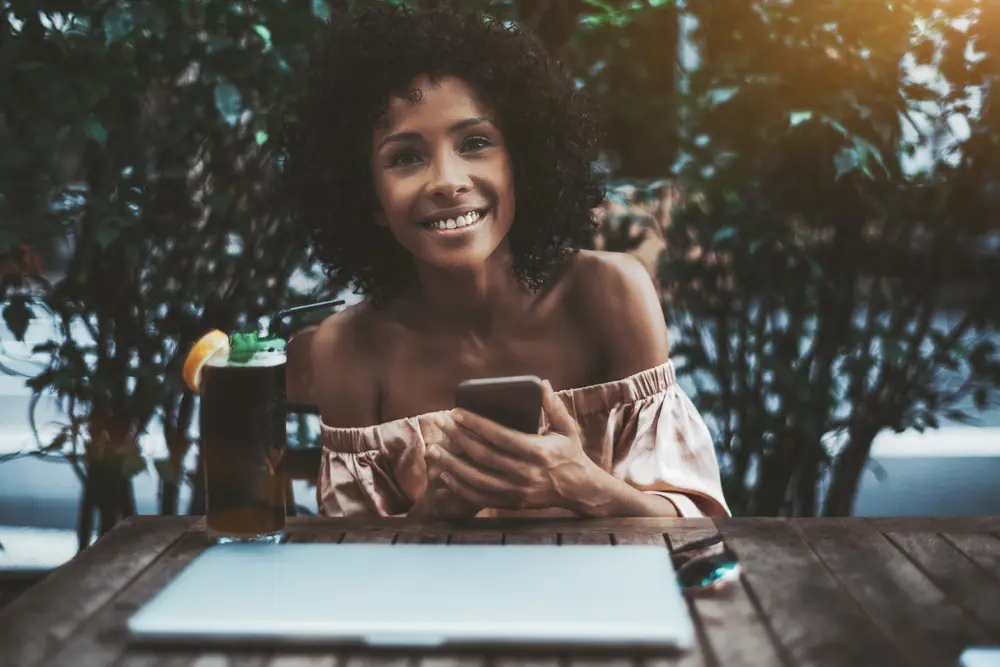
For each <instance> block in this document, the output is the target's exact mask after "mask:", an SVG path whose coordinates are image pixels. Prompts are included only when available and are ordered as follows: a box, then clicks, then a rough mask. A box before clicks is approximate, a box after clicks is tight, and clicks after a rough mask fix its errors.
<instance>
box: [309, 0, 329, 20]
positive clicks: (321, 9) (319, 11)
mask: <svg viewBox="0 0 1000 667" xmlns="http://www.w3.org/2000/svg"><path fill="white" fill-rule="evenodd" d="M312 13H313V16H315V17H316V18H318V19H319V20H320V21H329V20H330V5H328V4H327V3H326V0H312Z"/></svg>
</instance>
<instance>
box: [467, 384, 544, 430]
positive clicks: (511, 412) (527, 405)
mask: <svg viewBox="0 0 1000 667" xmlns="http://www.w3.org/2000/svg"><path fill="white" fill-rule="evenodd" d="M455 405H456V406H457V407H460V408H462V409H463V410H468V411H469V412H474V413H475V414H477V415H481V416H483V417H486V418H487V419H490V420H492V421H495V422H497V423H498V424H503V425H504V426H506V427H507V428H512V429H514V430H517V431H522V432H524V433H538V426H539V423H540V421H541V414H542V382H541V380H540V379H538V378H535V377H517V378H509V379H508V378H494V379H492V380H489V381H485V380H472V381H467V382H463V383H462V384H460V385H458V390H457V391H456V394H455Z"/></svg>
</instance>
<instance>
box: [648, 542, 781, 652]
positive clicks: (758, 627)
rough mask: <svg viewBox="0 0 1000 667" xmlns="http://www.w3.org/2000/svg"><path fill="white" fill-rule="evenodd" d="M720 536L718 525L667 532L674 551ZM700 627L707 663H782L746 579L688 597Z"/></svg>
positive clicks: (700, 636) (698, 627)
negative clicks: (717, 589) (751, 595)
mask: <svg viewBox="0 0 1000 667" xmlns="http://www.w3.org/2000/svg"><path fill="white" fill-rule="evenodd" d="M717 535H719V530H718V528H717V527H715V526H714V524H713V526H712V527H702V526H693V527H690V528H685V527H680V528H677V529H676V530H671V531H669V532H668V533H667V534H666V538H667V542H668V544H669V545H670V548H671V551H677V550H680V549H683V548H685V547H688V546H691V545H693V544H694V543H696V542H698V541H701V540H705V539H707V538H710V537H715V536H717ZM686 597H687V599H688V607H689V609H690V611H691V615H692V618H694V620H695V626H696V628H697V630H698V640H699V644H700V645H701V647H702V655H703V657H702V659H703V660H704V662H705V664H714V665H721V666H722V667H731V666H732V667H737V666H740V665H753V666H755V667H756V666H760V667H765V666H771V665H775V666H776V665H781V664H782V663H783V658H782V656H781V654H780V652H779V650H778V648H777V647H776V645H775V641H774V637H773V635H772V634H771V632H770V629H769V628H768V626H767V623H766V620H765V619H764V618H763V617H762V616H761V612H760V610H759V609H758V608H757V606H756V605H755V604H754V602H753V600H752V599H751V598H750V595H749V594H748V593H747V589H746V588H745V587H744V585H743V582H734V583H733V584H731V585H729V586H728V587H726V588H724V589H722V590H721V591H718V592H715V593H712V594H711V595H702V596H686Z"/></svg>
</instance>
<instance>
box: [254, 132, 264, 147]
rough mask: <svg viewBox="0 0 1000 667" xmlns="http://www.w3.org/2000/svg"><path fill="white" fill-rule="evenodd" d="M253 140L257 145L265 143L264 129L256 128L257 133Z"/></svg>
mask: <svg viewBox="0 0 1000 667" xmlns="http://www.w3.org/2000/svg"><path fill="white" fill-rule="evenodd" d="M254 140H255V141H256V142H257V145H258V146H263V145H264V144H266V143H267V132H265V131H264V130H258V131H257V134H255V135H254Z"/></svg>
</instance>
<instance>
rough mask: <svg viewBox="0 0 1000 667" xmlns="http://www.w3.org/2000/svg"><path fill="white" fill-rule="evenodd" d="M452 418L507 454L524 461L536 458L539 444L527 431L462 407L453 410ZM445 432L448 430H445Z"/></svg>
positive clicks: (465, 428) (466, 429) (462, 427)
mask: <svg viewBox="0 0 1000 667" xmlns="http://www.w3.org/2000/svg"><path fill="white" fill-rule="evenodd" d="M452 420H453V421H454V422H455V423H456V424H458V425H459V426H460V427H461V429H464V430H465V431H469V432H471V433H472V434H473V435H475V436H478V437H479V439H480V440H481V441H483V442H485V443H487V444H488V445H492V446H493V447H494V448H496V449H499V450H501V451H502V452H503V453H505V454H508V455H510V456H513V457H514V458H517V459H521V460H523V461H531V460H533V459H534V458H535V456H534V455H535V453H536V450H537V445H536V444H535V442H534V441H533V440H532V437H531V435H529V434H527V433H522V432H520V431H515V430H514V429H511V428H507V427H506V426H503V425H502V424H498V423H496V422H495V421H493V420H491V419H487V418H485V417H480V416H479V415H477V414H475V413H472V412H468V411H466V410H462V409H456V410H454V411H453V412H452ZM461 429H460V430H461ZM445 433H448V431H447V430H445ZM450 436H451V434H450V433H449V437H450Z"/></svg>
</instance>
